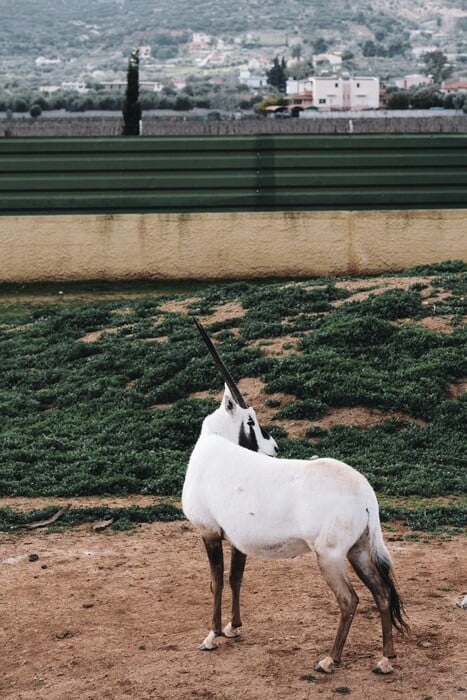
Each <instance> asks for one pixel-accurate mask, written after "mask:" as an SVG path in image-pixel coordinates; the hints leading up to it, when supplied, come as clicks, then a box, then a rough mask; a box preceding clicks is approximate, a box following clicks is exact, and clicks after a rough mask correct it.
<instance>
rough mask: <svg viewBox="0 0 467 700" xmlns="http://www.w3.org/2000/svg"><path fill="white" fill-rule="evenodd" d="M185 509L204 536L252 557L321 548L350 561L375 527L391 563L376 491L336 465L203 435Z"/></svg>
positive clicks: (191, 466) (188, 482)
mask: <svg viewBox="0 0 467 700" xmlns="http://www.w3.org/2000/svg"><path fill="white" fill-rule="evenodd" d="M183 509H184V512H185V514H186V516H187V518H188V519H189V520H190V521H191V522H192V523H193V524H194V525H196V527H197V528H198V529H199V530H200V532H201V533H202V534H203V535H207V536H210V535H213V534H220V533H222V535H223V538H224V539H225V540H227V541H228V542H230V543H231V544H233V545H234V546H235V547H236V548H237V549H239V550H240V551H241V552H243V553H244V554H247V555H248V556H253V557H268V558H274V559H275V558H290V557H296V556H298V555H299V554H303V553H305V552H308V551H310V550H315V549H316V548H318V549H321V548H325V549H327V548H332V549H333V550H334V552H335V555H336V556H339V557H346V556H347V552H348V551H349V549H350V548H351V547H352V545H354V544H355V542H357V540H358V539H359V538H360V537H361V535H362V534H363V533H364V531H365V529H366V528H367V527H368V528H369V533H370V537H371V541H372V543H373V546H374V547H377V548H378V550H379V551H380V552H381V554H384V556H386V557H387V558H388V559H389V554H388V553H387V550H386V548H385V546H384V543H383V539H382V535H381V527H380V523H379V516H378V503H377V500H376V496H375V494H374V491H373V489H372V488H371V486H370V485H369V483H368V481H367V480H366V479H365V477H363V476H362V475H361V474H360V473H359V472H357V471H356V470H355V469H352V467H349V466H348V465H347V464H344V463H343V462H339V461H337V460H335V459H312V460H297V459H277V458H273V457H270V456H267V455H264V454H261V453H258V452H252V451H250V450H247V449H245V448H244V447H240V446H238V445H235V444H233V443H232V442H230V441H228V440H226V439H225V438H223V437H220V436H219V435H212V434H202V435H201V437H200V438H199V440H198V442H197V443H196V446H195V448H194V450H193V453H192V455H191V459H190V462H189V465H188V470H187V474H186V481H185V486H184V488H183Z"/></svg>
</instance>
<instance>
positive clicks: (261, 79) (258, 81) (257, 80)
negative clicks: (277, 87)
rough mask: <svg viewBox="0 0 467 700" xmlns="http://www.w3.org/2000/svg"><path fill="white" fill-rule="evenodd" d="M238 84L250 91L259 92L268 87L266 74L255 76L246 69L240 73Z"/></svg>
mask: <svg viewBox="0 0 467 700" xmlns="http://www.w3.org/2000/svg"><path fill="white" fill-rule="evenodd" d="M238 82H239V83H240V84H241V85H246V86H247V87H248V88H249V89H250V90H259V89H260V88H265V87H266V86H267V84H268V79H267V78H266V76H265V75H264V74H263V75H259V74H255V73H252V72H251V71H250V70H248V69H245V70H241V71H240V75H239V77H238Z"/></svg>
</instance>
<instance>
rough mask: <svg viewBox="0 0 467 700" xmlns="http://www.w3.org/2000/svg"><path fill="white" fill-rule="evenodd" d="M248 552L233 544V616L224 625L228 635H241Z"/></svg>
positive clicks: (231, 567)
mask: <svg viewBox="0 0 467 700" xmlns="http://www.w3.org/2000/svg"><path fill="white" fill-rule="evenodd" d="M245 562H246V554H243V552H240V551H239V550H238V549H236V547H234V546H233V545H232V554H231V559H230V576H229V583H230V588H231V589H232V617H231V619H230V622H229V623H228V624H227V625H226V626H225V627H224V635H225V636H226V637H239V636H240V628H241V626H242V619H241V616H240V589H241V586H242V580H243V572H244V570H245Z"/></svg>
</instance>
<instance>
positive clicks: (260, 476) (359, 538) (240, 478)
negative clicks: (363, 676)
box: [182, 322, 408, 673]
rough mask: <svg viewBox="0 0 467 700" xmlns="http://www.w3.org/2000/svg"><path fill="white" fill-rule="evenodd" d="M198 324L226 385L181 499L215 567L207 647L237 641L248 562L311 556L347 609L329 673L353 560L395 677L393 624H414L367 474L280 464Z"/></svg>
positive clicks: (352, 600)
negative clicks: (227, 613)
mask: <svg viewBox="0 0 467 700" xmlns="http://www.w3.org/2000/svg"><path fill="white" fill-rule="evenodd" d="M197 326H198V329H199V331H200V333H201V335H202V337H203V338H204V340H205V342H206V345H207V347H208V349H209V351H210V352H211V354H212V356H213V358H214V360H215V362H216V364H217V365H218V367H219V369H220V371H221V373H222V375H223V376H224V379H225V381H226V385H225V392H224V397H223V399H222V402H221V405H220V406H219V408H217V409H216V410H215V411H214V412H213V413H212V414H211V415H209V416H207V417H206V418H205V419H204V421H203V426H202V429H201V434H200V436H199V438H198V441H197V443H196V445H195V447H194V449H193V452H192V454H191V458H190V461H189V464H188V469H187V473H186V477H185V483H184V486H183V493H182V505H183V510H184V512H185V515H186V517H187V518H188V520H190V521H191V522H192V523H193V525H195V526H196V527H197V528H198V529H199V531H200V533H201V536H202V538H203V541H204V545H205V547H206V552H207V555H208V559H209V564H210V569H211V588H212V592H213V596H214V606H213V618H212V626H211V631H210V632H209V634H208V635H207V637H206V638H205V639H204V641H203V642H202V644H201V645H200V648H201V649H203V650H211V649H215V648H216V647H217V644H216V638H217V637H219V636H225V637H237V636H238V635H239V633H240V632H239V630H240V627H241V625H242V622H241V616H240V589H241V584H242V577H243V571H244V567H245V561H246V557H247V556H254V557H266V558H270V559H276V558H291V557H296V556H298V555H300V554H304V553H306V552H308V551H314V552H315V553H316V557H317V561H318V565H319V567H320V570H321V573H322V574H323V577H324V579H325V580H326V583H327V584H328V585H329V587H330V588H331V590H332V591H333V592H334V594H335V596H336V599H337V602H338V604H339V608H340V621H339V626H338V629H337V633H336V637H335V640H334V643H333V645H332V648H331V650H330V652H329V655H328V656H327V657H325V658H324V659H322V660H321V661H320V662H319V663H318V664H317V666H316V669H317V670H319V671H323V672H325V673H330V672H331V671H332V669H333V666H334V664H335V663H339V662H340V659H341V654H342V650H343V647H344V644H345V641H346V638H347V635H348V632H349V629H350V625H351V623H352V619H353V616H354V614H355V610H356V607H357V603H358V596H357V594H356V593H355V591H354V589H353V586H352V585H351V583H350V581H349V579H348V577H347V574H346V571H345V563H346V560H348V561H349V562H350V564H351V566H352V567H353V569H354V570H355V572H356V573H357V575H358V576H359V578H360V579H361V580H362V581H363V583H364V584H365V585H366V586H367V587H368V588H369V590H370V591H371V593H372V594H373V597H374V599H375V602H376V605H377V607H378V610H379V613H380V617H381V624H382V632H383V656H382V658H381V660H380V661H379V662H378V664H377V665H376V666H375V668H374V669H373V670H374V671H375V672H377V673H390V672H391V671H392V666H391V664H390V662H389V658H391V657H393V656H395V654H394V647H393V640H392V627H393V626H395V627H396V628H397V629H399V630H401V631H404V630H406V629H408V625H407V623H406V622H405V620H404V617H403V612H402V604H401V600H400V597H399V594H398V591H397V589H396V585H395V582H394V578H393V575H392V563H391V558H390V556H389V553H388V550H387V548H386V546H385V544H384V540H383V535H382V532H381V525H380V519H379V509H378V502H377V500H376V496H375V493H374V491H373V489H372V488H371V486H370V484H369V483H368V481H367V480H366V479H365V477H364V476H363V475H362V474H360V473H359V472H358V471H356V470H355V469H353V468H352V467H350V466H349V465H348V464H345V463H344V462H340V461H338V460H336V459H327V458H326V459H319V458H311V459H310V460H299V459H278V458H275V455H276V453H277V451H278V448H277V444H276V442H275V440H274V439H273V438H272V437H271V436H270V435H269V434H268V433H267V432H265V431H264V430H263V428H262V427H261V426H260V424H259V423H258V420H257V418H256V414H255V412H254V410H253V409H252V408H251V407H249V406H248V405H247V404H246V402H245V400H244V398H243V396H242V395H241V393H240V391H239V389H238V387H237V386H236V384H235V382H234V381H233V379H232V377H231V376H230V374H229V373H228V370H227V369H226V368H225V366H224V365H223V363H222V360H221V359H220V357H219V355H218V353H217V351H216V349H215V348H214V346H213V344H212V341H211V340H210V338H209V337H208V336H207V333H206V331H205V330H204V328H203V327H202V326H201V324H200V323H199V322H197ZM223 540H226V541H228V542H229V543H230V544H231V548H232V556H231V565H230V577H229V582H230V586H231V588H232V614H231V618H230V622H229V623H228V624H227V625H226V627H224V629H222V621H221V620H222V590H223V585H224V583H223V580H224V559H223V549H222V541H223Z"/></svg>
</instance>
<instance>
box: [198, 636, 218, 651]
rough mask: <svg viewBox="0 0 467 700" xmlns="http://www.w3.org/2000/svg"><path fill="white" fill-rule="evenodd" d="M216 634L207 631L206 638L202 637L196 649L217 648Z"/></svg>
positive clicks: (208, 649) (207, 649) (211, 649)
mask: <svg viewBox="0 0 467 700" xmlns="http://www.w3.org/2000/svg"><path fill="white" fill-rule="evenodd" d="M217 636H218V635H217V634H216V633H215V632H209V634H208V636H207V637H206V639H204V640H203V641H202V642H201V644H198V649H200V650H201V651H214V650H215V649H217V644H216V641H215V640H216V637H217Z"/></svg>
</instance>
